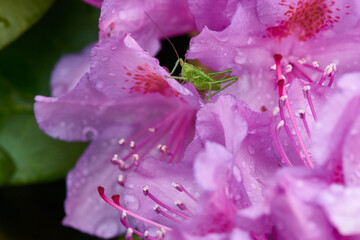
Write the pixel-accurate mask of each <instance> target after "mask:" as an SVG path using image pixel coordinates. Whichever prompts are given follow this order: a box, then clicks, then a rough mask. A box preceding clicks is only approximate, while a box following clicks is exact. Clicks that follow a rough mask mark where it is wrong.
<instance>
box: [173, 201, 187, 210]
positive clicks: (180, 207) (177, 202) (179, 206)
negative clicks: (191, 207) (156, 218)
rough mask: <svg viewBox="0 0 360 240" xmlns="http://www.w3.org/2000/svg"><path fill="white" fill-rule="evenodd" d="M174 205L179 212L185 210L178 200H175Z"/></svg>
mask: <svg viewBox="0 0 360 240" xmlns="http://www.w3.org/2000/svg"><path fill="white" fill-rule="evenodd" d="M175 205H176V206H177V207H178V208H179V209H180V210H185V209H186V206H185V204H184V203H183V202H181V201H179V200H176V201H175Z"/></svg>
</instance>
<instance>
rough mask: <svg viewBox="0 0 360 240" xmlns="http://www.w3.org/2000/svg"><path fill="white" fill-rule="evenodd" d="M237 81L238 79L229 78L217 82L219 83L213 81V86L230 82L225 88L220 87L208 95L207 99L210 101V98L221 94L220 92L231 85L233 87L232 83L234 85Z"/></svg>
mask: <svg viewBox="0 0 360 240" xmlns="http://www.w3.org/2000/svg"><path fill="white" fill-rule="evenodd" d="M237 80H238V77H231V78H226V79H223V80H219V81H214V82H213V83H215V84H220V83H225V82H230V81H231V82H230V83H228V84H226V85H225V86H223V87H221V88H220V89H218V90H216V91H215V92H213V93H211V94H210V95H208V98H209V99H210V98H211V97H212V96H214V95H215V94H217V93H219V92H221V91H222V90H224V89H225V88H227V87H230V86H231V85H233V84H234V83H236V82H237Z"/></svg>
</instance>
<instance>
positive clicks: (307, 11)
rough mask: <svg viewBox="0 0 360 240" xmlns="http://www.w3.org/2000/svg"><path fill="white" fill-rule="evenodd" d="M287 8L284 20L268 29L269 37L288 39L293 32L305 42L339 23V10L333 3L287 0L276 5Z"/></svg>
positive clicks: (320, 0) (315, 0)
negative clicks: (293, 0)
mask: <svg viewBox="0 0 360 240" xmlns="http://www.w3.org/2000/svg"><path fill="white" fill-rule="evenodd" d="M278 4H279V5H280V6H282V7H284V8H287V11H285V13H284V17H285V19H284V20H281V21H280V22H279V23H278V24H277V26H273V27H268V28H267V31H268V36H269V37H278V38H283V37H288V36H290V35H292V34H293V33H294V32H297V33H298V35H299V40H301V41H305V40H307V39H309V38H313V37H315V35H316V34H317V33H318V32H320V31H322V30H325V29H328V28H331V27H333V26H334V24H336V23H337V22H339V19H340V18H341V17H340V14H338V13H339V12H340V11H345V12H346V10H347V9H348V8H350V6H345V9H340V8H338V7H336V6H335V1H325V0H300V1H298V2H297V3H294V2H292V1H288V0H282V1H281V2H279V3H278ZM345 14H346V13H345Z"/></svg>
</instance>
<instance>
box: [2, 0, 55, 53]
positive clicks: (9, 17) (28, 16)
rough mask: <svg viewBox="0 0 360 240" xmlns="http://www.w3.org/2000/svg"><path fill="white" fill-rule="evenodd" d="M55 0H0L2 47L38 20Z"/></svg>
mask: <svg viewBox="0 0 360 240" xmlns="http://www.w3.org/2000/svg"><path fill="white" fill-rule="evenodd" d="M52 3H53V0H10V1H9V0H0V6H1V7H0V49H2V48H3V47H5V46H6V45H7V44H9V43H11V42H12V41H13V40H15V39H16V38H17V37H18V36H20V35H21V34H22V33H23V32H24V31H25V30H26V29H28V28H29V27H30V26H32V25H33V24H34V23H35V22H37V21H38V20H39V19H40V18H41V16H42V15H43V14H44V13H45V12H46V10H47V9H48V8H49V7H50V5H51V4H52Z"/></svg>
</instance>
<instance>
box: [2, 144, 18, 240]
mask: <svg viewBox="0 0 360 240" xmlns="http://www.w3.org/2000/svg"><path fill="white" fill-rule="evenodd" d="M14 171H15V164H14V163H13V161H12V160H11V158H10V157H9V155H8V154H7V153H6V152H5V150H4V149H2V148H1V146H0V186H2V185H3V184H4V183H7V182H8V181H9V180H10V178H11V176H12V174H13V173H14ZM0 239H1V238H0Z"/></svg>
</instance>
